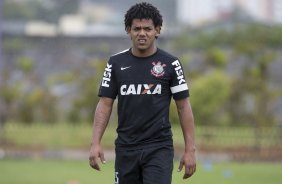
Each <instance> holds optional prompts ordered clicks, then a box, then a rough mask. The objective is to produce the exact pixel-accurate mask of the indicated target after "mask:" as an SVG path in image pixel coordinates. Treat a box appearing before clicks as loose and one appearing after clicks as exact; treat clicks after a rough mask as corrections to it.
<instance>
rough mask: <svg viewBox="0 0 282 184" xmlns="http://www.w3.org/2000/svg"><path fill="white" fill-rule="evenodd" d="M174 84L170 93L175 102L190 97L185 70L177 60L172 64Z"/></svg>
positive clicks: (172, 83)
mask: <svg viewBox="0 0 282 184" xmlns="http://www.w3.org/2000/svg"><path fill="white" fill-rule="evenodd" d="M171 65H172V68H173V71H172V73H173V74H172V82H171V85H170V91H171V93H172V96H173V99H174V100H180V99H183V98H187V97H189V88H188V85H187V82H186V79H185V75H184V70H183V68H182V65H181V63H180V61H179V60H178V59H177V60H175V61H173V62H172V63H171Z"/></svg>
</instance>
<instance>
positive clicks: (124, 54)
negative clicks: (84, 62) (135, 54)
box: [110, 48, 129, 60]
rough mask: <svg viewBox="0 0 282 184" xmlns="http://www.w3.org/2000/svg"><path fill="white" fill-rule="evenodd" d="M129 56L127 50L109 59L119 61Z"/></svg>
mask: <svg viewBox="0 0 282 184" xmlns="http://www.w3.org/2000/svg"><path fill="white" fill-rule="evenodd" d="M128 55H129V48H128V49H125V50H123V51H120V52H118V53H115V54H113V55H111V57H110V59H112V60H113V59H119V58H123V57H127V56H128Z"/></svg>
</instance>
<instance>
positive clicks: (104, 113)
mask: <svg viewBox="0 0 282 184" xmlns="http://www.w3.org/2000/svg"><path fill="white" fill-rule="evenodd" d="M111 112H112V101H111V100H110V99H106V100H105V99H101V100H100V101H99V103H98V104H97V107H96V111H95V115H94V122H93V136H92V144H96V145H97V144H100V142H101V139H102V136H103V134H104V132H105V129H106V127H107V125H108V122H109V119H110V116H111Z"/></svg>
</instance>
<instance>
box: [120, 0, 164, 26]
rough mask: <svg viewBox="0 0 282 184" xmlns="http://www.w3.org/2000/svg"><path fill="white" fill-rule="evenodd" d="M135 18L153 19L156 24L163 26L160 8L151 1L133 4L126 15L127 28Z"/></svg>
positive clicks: (125, 23)
mask: <svg viewBox="0 0 282 184" xmlns="http://www.w3.org/2000/svg"><path fill="white" fill-rule="evenodd" d="M133 19H152V21H153V23H154V26H155V27H157V26H159V27H160V28H161V26H162V24H163V18H162V15H161V14H160V12H159V10H158V9H157V8H156V7H154V6H153V5H151V4H150V3H146V2H142V3H137V4H135V5H133V6H132V7H131V8H130V9H129V10H128V11H127V12H126V14H125V16H124V25H125V30H126V31H127V28H128V27H131V25H132V20H133Z"/></svg>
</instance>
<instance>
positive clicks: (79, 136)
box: [0, 123, 282, 149]
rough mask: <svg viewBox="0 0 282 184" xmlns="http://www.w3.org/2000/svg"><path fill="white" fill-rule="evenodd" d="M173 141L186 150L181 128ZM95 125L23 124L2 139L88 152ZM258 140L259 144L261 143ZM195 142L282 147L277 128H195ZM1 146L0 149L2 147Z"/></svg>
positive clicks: (108, 137)
mask: <svg viewBox="0 0 282 184" xmlns="http://www.w3.org/2000/svg"><path fill="white" fill-rule="evenodd" d="M115 128H116V125H115V124H114V123H111V124H110V125H109V126H108V127H107V130H106V132H105V135H104V136H103V140H102V141H103V146H104V147H108V148H109V147H111V148H112V147H113V146H114V140H115V138H116V131H115ZM172 130H173V135H174V136H173V139H174V143H175V145H176V146H177V147H181V146H183V136H182V131H181V128H180V127H179V126H177V125H174V126H173V129H172ZM91 133H92V125H90V124H86V123H84V124H79V125H71V124H67V123H58V124H55V125H52V124H51V125H48V124H40V123H37V124H33V125H23V124H20V123H8V124H7V125H6V127H5V130H4V135H3V136H2V138H3V139H5V140H6V141H7V143H8V144H11V145H14V146H16V147H24V148H25V147H39V148H46V149H61V148H88V147H89V145H90V141H91ZM258 140H259V141H260V142H258ZM196 141H197V144H198V145H202V144H205V145H208V146H214V145H215V146H217V147H223V148H224V147H230V146H232V147H234V146H239V147H240V146H247V147H254V146H256V144H258V143H259V144H260V146H263V147H268V148H276V147H277V146H280V147H281V146H282V142H281V134H280V131H279V129H278V128H276V127H270V128H269V127H268V128H267V127H265V128H264V129H263V131H262V132H261V133H260V137H259V138H257V137H256V136H255V129H254V128H252V127H216V126H215V127H204V126H196ZM0 146H1V145H0Z"/></svg>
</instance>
